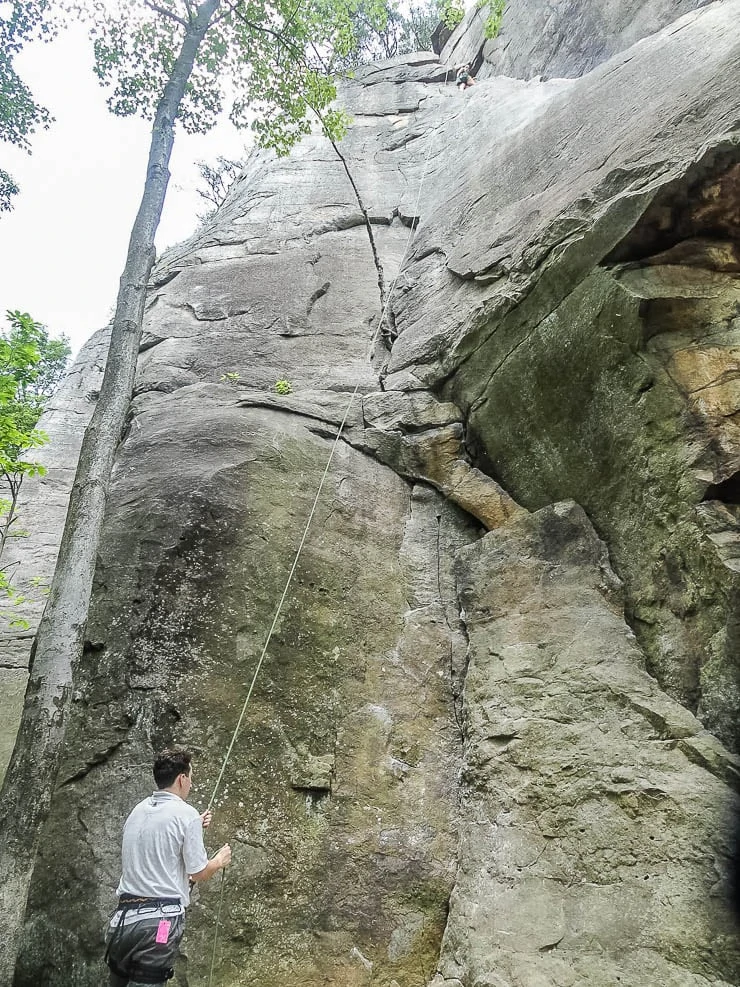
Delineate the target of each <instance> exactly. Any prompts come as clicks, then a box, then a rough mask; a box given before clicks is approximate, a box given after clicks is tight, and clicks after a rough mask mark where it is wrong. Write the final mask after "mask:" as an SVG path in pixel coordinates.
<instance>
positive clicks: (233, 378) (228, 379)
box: [219, 373, 242, 384]
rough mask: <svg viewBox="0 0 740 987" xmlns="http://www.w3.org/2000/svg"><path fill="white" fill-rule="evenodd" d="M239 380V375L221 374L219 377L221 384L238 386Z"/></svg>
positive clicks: (240, 377) (240, 376)
mask: <svg viewBox="0 0 740 987" xmlns="http://www.w3.org/2000/svg"><path fill="white" fill-rule="evenodd" d="M241 379H242V375H241V374H239V373H228V374H221V376H220V377H219V381H220V383H222V384H238V383H239V381H240V380H241Z"/></svg>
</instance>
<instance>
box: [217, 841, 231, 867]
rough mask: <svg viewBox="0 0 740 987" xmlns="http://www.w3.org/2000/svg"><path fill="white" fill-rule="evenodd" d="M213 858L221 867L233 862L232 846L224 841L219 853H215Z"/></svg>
mask: <svg viewBox="0 0 740 987" xmlns="http://www.w3.org/2000/svg"><path fill="white" fill-rule="evenodd" d="M213 860H214V861H218V866H219V869H220V868H221V867H226V866H228V864H230V863H231V847H230V846H229V844H228V843H224V845H223V846H222V847H221V849H220V850H219V851H218V853H216V854H214V856H213Z"/></svg>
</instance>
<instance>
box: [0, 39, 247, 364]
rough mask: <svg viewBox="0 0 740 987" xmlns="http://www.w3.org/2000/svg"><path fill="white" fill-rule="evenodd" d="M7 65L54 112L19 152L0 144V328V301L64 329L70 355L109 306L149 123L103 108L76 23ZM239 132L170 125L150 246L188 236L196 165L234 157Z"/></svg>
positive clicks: (197, 205)
mask: <svg viewBox="0 0 740 987" xmlns="http://www.w3.org/2000/svg"><path fill="white" fill-rule="evenodd" d="M13 64H14V67H15V69H16V71H17V72H18V74H19V75H20V77H21V78H22V79H23V81H24V82H25V83H26V84H27V85H28V86H29V87H30V89H31V91H32V92H33V94H34V97H35V98H36V100H37V101H38V102H39V103H41V104H42V105H43V106H46V107H47V108H48V109H49V110H50V111H51V112H52V114H53V115H54V117H55V118H56V120H55V122H54V123H53V124H52V125H51V128H50V129H49V130H47V131H39V132H37V133H36V134H35V135H34V136H33V137H32V138H31V142H32V154H31V155H30V156H29V155H27V154H25V153H24V152H22V151H19V150H18V149H17V148H14V147H11V146H10V145H8V144H0V165H2V167H4V168H5V169H6V171H9V172H10V173H11V175H12V176H13V177H14V178H15V180H16V182H17V184H18V185H19V186H20V189H21V191H20V194H19V195H17V196H16V197H15V199H14V202H15V205H14V208H13V210H12V212H9V213H2V214H0V327H2V328H5V322H4V319H3V318H2V317H4V313H5V310H6V309H20V310H21V311H24V312H29V313H30V314H31V315H32V316H33V317H34V318H35V319H36V320H37V321H38V322H43V323H44V324H45V325H47V326H48V328H49V330H50V331H51V332H52V333H59V332H66V333H67V335H68V336H69V337H70V339H71V341H72V346H73V349H74V350H75V352H76V351H77V349H78V348H79V347H80V345H81V344H82V343H83V342H84V341H85V340H86V339H87V338H88V337H89V336H90V335H91V333H92V332H94V331H95V330H96V329H98V328H100V327H101V326H103V325H106V323H107V322H108V319H109V317H110V315H111V312H112V310H113V307H114V305H115V300H116V292H117V290H118V279H119V277H120V274H121V271H122V269H123V264H124V260H125V255H126V248H127V245H128V237H129V232H130V229H131V224H132V223H133V220H134V216H135V215H136V210H137V208H138V204H139V199H140V197H141V191H142V186H143V181H144V175H145V171H146V161H147V154H148V149H149V131H150V125H149V123H147V122H145V121H142V120H138V119H134V118H128V119H120V118H117V117H114V116H113V115H112V114H111V113H110V112H109V111H108V109H107V107H106V105H105V92H104V90H103V89H101V87H100V86H99V84H98V81H97V79H96V78H95V76H94V75H93V71H92V51H91V46H90V42H89V41H88V39H87V36H86V35H85V32H84V29H83V28H82V27H81V26H80V25H73V26H71V27H70V28H69V29H68V30H67V31H65V32H64V33H62V34H61V35H60V36H59V37H58V38H57V39H55V40H54V41H53V42H51V43H49V44H41V43H34V44H31V45H28V46H27V48H26V49H25V50H24V51H23V52H21V54H20V55H19V56H18V57H17V58H16V59H15V60H14V63H13ZM249 140H250V135H249V132H248V131H244V132H242V133H239V132H238V131H236V130H235V129H234V128H233V127H232V126H231V125H230V124H229V123H228V122H227V121H224V122H223V123H222V124H219V126H218V127H217V128H216V129H215V130H213V131H211V132H210V133H209V134H205V135H196V136H191V135H189V134H186V133H184V131H182V130H179V131H178V135H177V138H176V140H175V149H174V152H173V155H172V162H171V167H170V170H171V172H172V177H171V179H170V186H169V191H168V193H167V202H166V204H165V209H164V214H163V216H162V222H161V224H160V227H159V233H158V235H157V250H158V252H159V253H161V252H162V250H163V249H164V248H165V247H167V246H169V245H170V244H172V243H176V242H178V241H179V240H182V239H184V238H185V237H186V236H188V235H189V234H190V233H192V231H193V230H194V229H195V227H196V226H197V218H196V214H197V213H198V212H203V211H204V210H205V209H206V208H207V205H206V203H205V202H203V201H202V200H201V199H200V198H199V197H198V196H197V194H196V193H195V191H194V189H195V185H196V184H197V183H198V172H197V168H196V166H195V162H196V161H198V160H206V161H208V162H210V163H212V162H214V161H215V158H216V157H217V156H218V155H220V154H221V155H224V156H225V157H230V158H240V157H243V156H244V146H245V143H248V142H249Z"/></svg>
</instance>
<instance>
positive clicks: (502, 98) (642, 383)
mask: <svg viewBox="0 0 740 987" xmlns="http://www.w3.org/2000/svg"><path fill="white" fill-rule="evenodd" d="M698 6H699V5H698V4H696V3H694V4H687V5H686V6H683V5H667V4H661V3H658V2H657V0H656V3H654V4H649V5H648V4H645V5H642V6H641V9H640V12H637V11H636V10H633V13H634V14H635V17H633V18H632V21H630V20H629V18H628V16H627V14H626V13H625V14H624V16H622V13H621V12H619V11H617V8H616V7H614V8H613V9H612V8H611V6H610V5H607V6H603V5H596V4H591V3H588V4H582V5H579V11H580V12H581V13H580V14H579V15H578V16H579V18H581V19H579V20H578V22H577V24H575V23H574V25H573V30H572V31H571V32H570V33H569V32H568V31H567V27H568V25H569V24H571V22H572V19H573V17H575V16H576V15H575V14H572V13H570V12H569V11H570V10H571V5H566V4H563V5H562V6H559V7H557V8H555V7H553V8H552V9H553V10H557V13H558V16H559V17H560V18H561V20H560V21H559V23H560V24H561V25H562V32H561V33H562V34H563V35H564V36H565V35H567V36H568V43H564V44H563V45H561V46H560V47H558V46H557V45H555V44H552V45H551V44H550V40H549V39H550V35H549V34H547V33H546V38H545V44H544V46H543V50H542V52H540V57H541V63H539V64H538V65H535V66H534V67H533V70H532V71H531V72H530V71H524V70H522V71H521V72H517V74H519V75H521V76H522V78H519V79H512V78H503V77H501V76H496V77H491V78H488V79H486V78H483V81H482V82H481V84H480V85H478V86H476V87H475V88H474V89H472V90H470V91H469V92H467V93H465V94H460V93H458V92H457V91H456V90H455V89H454V87H453V86H452V85H450V84H449V83H448V81H447V80H448V76H449V70H450V62H449V61H447V62H445V61H442V62H441V63H440V62H437V61H436V60H435V59H432V58H430V56H428V55H423V54H422V55H419V56H410V57H406V58H401V59H396V60H393V61H392V62H389V63H381V64H376V65H372V66H368V67H366V68H364V69H363V70H361V71H360V72H358V74H357V79H356V80H355V82H354V83H352V84H350V85H348V86H347V88H346V90H345V91H344V92H343V93H342V100H343V101H344V103H345V105H346V106H347V107H348V109H349V110H350V112H352V114H353V116H354V125H353V127H352V129H351V131H350V134H349V135H348V137H347V139H346V141H344V142H343V144H342V153H343V155H344V156H345V159H346V162H347V165H348V167H349V168H350V169H351V171H352V174H353V177H354V179H355V182H356V184H357V186H358V188H359V190H360V193H361V197H362V203H360V202H358V201H357V198H356V197H355V195H354V193H353V191H352V188H351V186H350V184H349V182H348V181H347V178H346V174H345V172H344V168H343V166H342V163H341V162H340V161H339V160H338V159H337V157H336V155H335V154H334V152H333V151H332V150H331V148H330V147H329V146H327V145H326V144H325V143H324V142H323V141H322V139H320V138H319V137H314V138H311V139H308V140H306V141H305V142H304V143H303V144H302V145H301V146H300V147H299V148H298V150H297V151H296V153H295V154H294V155H292V156H291V157H290V158H289V159H287V160H285V161H280V162H277V161H275V160H274V159H272V158H271V157H270V156H268V155H265V154H256V155H255V156H254V157H253V158H252V160H251V162H250V164H249V165H248V167H247V169H246V170H245V173H244V175H243V176H242V178H241V179H240V180H239V182H238V183H237V184H236V186H234V188H233V189H232V191H231V193H230V195H229V197H228V199H227V201H226V203H225V204H224V206H223V207H222V208H221V209H220V210H219V212H218V213H217V214H216V215H215V216H214V217H213V219H212V220H211V221H210V222H209V223H208V225H207V226H205V227H204V228H203V229H202V230H200V231H199V232H198V233H197V234H196V235H195V236H194V237H192V238H191V239H190V240H189V241H187V242H186V243H184V244H182V245H181V246H180V247H178V248H177V249H176V250H174V251H171V252H170V253H169V254H168V255H167V256H166V257H165V258H163V260H162V261H161V263H160V264H159V265H158V267H157V269H156V271H155V275H154V278H153V282H152V286H151V292H150V298H149V303H148V309H147V319H146V327H145V335H144V340H143V344H142V353H141V357H140V364H139V372H138V377H137V383H136V394H135V398H134V401H133V403H132V407H131V414H130V417H129V421H128V424H127V428H126V432H125V435H124V437H123V441H122V444H121V447H120V450H119V454H118V457H117V463H116V468H115V473H114V476H113V483H112V489H111V494H110V501H109V516H108V521H107V524H106V530H105V537H104V540H103V543H102V544H101V547H100V559H99V565H98V570H97V575H96V587H95V592H94V599H93V605H92V609H91V614H90V621H89V626H88V631H87V638H88V642H87V645H86V650H85V655H84V660H83V667H82V670H81V674H80V677H79V681H78V682H77V683H76V686H77V688H76V693H75V702H74V707H73V714H72V717H71V722H70V724H69V727H68V730H69V733H68V743H67V752H66V757H65V763H64V766H63V771H62V776H61V778H60V781H59V788H58V791H57V794H56V796H55V799H54V802H53V806H52V813H51V817H50V819H49V822H48V824H47V828H46V832H45V834H44V841H43V851H42V854H41V857H40V859H39V862H38V866H37V869H36V874H35V878H34V885H33V888H32V895H31V901H30V904H29V912H28V928H27V936H26V947H25V950H24V954H23V956H22V958H21V962H20V965H19V969H18V974H17V978H16V987H30V985H34V987H35V985H38V984H48V985H51V987H93V985H97V984H98V983H100V982H101V978H102V977H103V976H104V972H103V970H102V967H101V962H100V952H101V950H100V939H101V937H100V928H101V926H102V923H103V922H104V920H105V915H106V913H107V912H108V911H109V910H110V908H111V907H112V903H113V889H114V887H115V883H116V880H117V876H118V866H119V864H118V848H119V841H120V830H121V826H122V823H123V820H124V818H125V815H126V813H127V811H128V810H129V809H130V807H131V806H132V805H133V804H134V802H135V801H137V800H138V799H140V798H142V797H143V796H144V795H146V794H147V792H148V789H149V779H148V766H149V762H150V758H151V755H152V752H153V751H154V750H157V749H160V748H161V747H163V746H165V745H170V744H173V743H178V744H182V745H185V746H189V747H191V748H192V749H193V750H194V751H195V755H196V765H195V773H196V782H195V793H194V795H193V800H194V801H195V802H196V804H198V805H201V806H203V807H205V805H206V804H207V803H208V801H209V798H210V797H211V793H212V792H213V786H214V785H215V781H216V778H217V776H218V774H219V771H220V768H221V766H222V763H223V758H224V755H225V753H226V750H227V748H228V745H229V743H230V740H231V739H232V735H233V731H234V728H235V726H236V724H237V722H238V720H239V717H240V714H241V711H242V708H243V702H244V698H245V696H246V693H247V689H248V687H249V683H250V681H251V678H252V675H253V672H254V669H255V667H256V663H257V661H258V660H259V657H260V654H261V652H262V649H263V645H264V642H265V639H266V635H267V633H268V629H269V628H270V626H271V623H272V621H273V618H274V616H275V613H276V609H275V608H276V607H277V604H278V601H279V600H280V597H281V594H282V593H283V590H284V588H285V586H286V579H287V578H288V574H289V572H290V570H291V566H292V564H293V562H294V559H295V554H296V551H297V549H298V546H299V544H300V542H301V538H302V535H303V532H304V530H305V525H306V521H307V519H308V518H309V516H310V515H311V512H312V510H313V505H314V499H315V496H316V494H317V491H319V489H321V496H320V497H319V499H318V501H316V508H315V516H314V519H313V522H312V524H311V527H310V528H309V529H308V532H307V536H306V540H305V544H304V546H303V549H302V551H301V555H300V558H299V559H298V562H297V565H296V568H295V575H294V577H293V579H292V582H291V584H290V586H289V587H288V592H287V593H286V598H285V605H284V607H283V608H282V610H281V612H280V613H279V615H278V619H277V622H276V627H275V633H274V635H273V637H272V639H271V643H270V645H269V648H268V649H267V654H266V658H265V662H264V666H263V668H262V672H261V674H260V677H259V679H258V680H257V684H256V687H255V691H254V695H253V698H252V700H251V703H250V705H249V706H248V707H247V711H246V715H245V719H244V724H243V728H242V730H241V732H240V734H239V736H238V737H237V739H236V742H235V744H234V748H233V752H232V755H231V758H230V760H229V763H228V765H227V767H226V771H225V773H224V784H223V786H222V787H221V788H220V789H219V791H218V792H217V797H216V809H217V812H216V820H215V822H214V827H213V832H212V833H210V834H209V844H210V845H211V846H213V847H217V846H218V845H220V844H221V843H222V842H224V841H225V840H227V839H230V840H231V842H232V845H233V847H234V862H233V864H232V866H231V868H230V869H229V871H228V876H227V878H226V883H225V885H224V903H223V909H222V913H221V929H220V935H219V938H218V940H217V941H216V943H215V964H216V965H215V970H216V973H215V977H214V983H216V984H218V985H222V987H237V985H245V984H260V985H262V987H299V985H300V987H319V985H320V984H330V983H335V984H342V985H349V987H361V985H370V984H373V985H378V987H575V985H578V987H580V985H592V987H607V985H608V987H617V985H619V984H626V983H630V984H636V985H639V987H653V985H660V987H663V985H666V987H668V985H670V987H708V985H710V984H711V985H713V987H721V985H729V984H737V983H740V954H739V950H738V945H737V941H736V936H735V933H734V931H733V928H732V925H731V921H730V918H729V916H728V912H727V907H726V903H725V892H726V879H727V868H728V863H727V857H728V853H729V845H728V836H727V832H728V818H729V810H730V807H731V805H732V802H733V796H732V791H733V789H734V788H735V787H736V786H737V783H738V762H737V761H736V759H735V758H734V757H733V755H732V754H730V753H729V752H728V750H727V749H726V748H725V747H724V746H723V744H722V742H721V740H724V741H726V742H728V743H733V742H734V740H735V716H736V710H737V703H736V698H737V694H736V691H735V690H736V683H737V649H736V648H735V641H736V640H737V639H738V636H739V635H738V632H737V627H738V619H737V616H736V613H737V611H736V603H735V601H736V599H737V584H736V578H737V570H738V568H739V565H738V558H740V551H738V545H740V528H738V523H737V521H738V519H737V516H736V514H737V496H736V493H737V480H736V472H737V469H738V467H737V458H738V445H737V440H738V437H737V431H736V428H737V426H736V421H735V419H736V417H737V411H738V406H737V401H736V396H737V389H736V386H735V384H736V378H737V376H738V372H737V349H738V344H737V340H736V338H735V336H736V334H737V330H738V326H737V310H738V305H737V302H738V296H737V285H738V281H737V278H738V273H739V271H738V266H739V265H738V253H737V242H738V217H737V201H738V200H737V199H736V197H735V196H736V191H737V187H738V185H737V166H738V162H739V161H740V151H739V150H738V136H737V127H738V120H740V112H739V110H740V97H738V93H737V85H736V80H737V77H738V67H739V62H740V40H739V39H738V34H737V30H736V26H737V24H738V23H740V0H722V2H719V3H714V4H710V5H707V6H703V5H702V9H697V10H693V11H691V12H689V13H687V14H686V15H685V16H683V17H681V18H680V19H678V20H675V21H672V19H671V18H672V17H674V16H677V15H678V14H681V13H684V11H685V10H689V9H690V8H692V7H698ZM679 8H680V9H679ZM632 9H633V8H632V7H630V6H629V5H628V7H627V8H620V10H621V11H626V10H632ZM507 16H508V15H507ZM517 16H518V15H517ZM599 17H601V18H602V23H603V25H604V26H603V27H602V29H601V33H602V34H603V38H602V40H603V46H602V48H600V49H599V50H596V48H594V49H593V50H589V51H586V52H585V53H583V57H582V58H581V61H580V62H578V64H576V63H575V62H573V70H572V72H569V73H568V74H571V75H573V76H581V77H580V78H571V79H564V78H559V79H553V80H551V81H549V82H542V81H537V80H535V79H533V76H535V75H537V74H539V73H541V72H543V71H545V68H546V66H547V65H550V64H555V61H554V60H555V59H556V58H561V59H563V60H564V61H563V63H562V64H563V74H565V71H564V69H565V67H566V63H567V62H568V59H575V57H576V56H575V54H574V53H575V52H576V49H577V42H576V41H575V40H574V39H575V38H577V36H578V31H579V30H582V29H583V24H594V23H596V21H597V19H598V18H599ZM669 21H670V23H668V22H669ZM628 22H629V24H630V26H628ZM553 23H554V22H553ZM664 25H665V26H664ZM510 27H511V29H512V30H513V25H511V24H510ZM651 31H657V33H655V34H652V35H650V36H647V35H649V34H650V32H651ZM471 32H472V29H471V30H469V31H468V33H467V35H464V37H463V38H462V39H460V40H458V42H457V44H458V48H459V45H463V44H470V45H471V46H472V47H473V49H474V50H475V51H476V52H478V50H479V48H480V44H481V42H480V39H478V40H476V35H475V34H474V32H472V33H471ZM630 32H633V33H630ZM466 38H467V40H466ZM638 38H642V40H639V41H637V39H638ZM571 41H572V42H573V43H572V45H571ZM633 42H636V43H633ZM455 43H456V42H455V39H452V41H451V44H452V45H453V49H452V54H451V55H450V56H449V57H450V58H451V59H452V60H454V61H456V60H457V55H456V54H455V51H457V50H458V49H455V47H454V44H455ZM512 44H513V42H512ZM628 46H631V47H628ZM611 52H618V53H619V52H621V54H616V55H615V56H614V57H612V58H611V59H610V60H609V61H604V59H605V58H606V57H607V55H608V54H610V53H611ZM514 54H515V53H514V48H512V51H511V57H512V58H514ZM516 57H517V58H518V59H520V60H521V61H522V63H524V61H525V55H524V54H523V53H522V54H520V55H517V56H516ZM600 62H603V64H598V63H600ZM491 64H492V65H493V64H494V63H493V62H492V63H491ZM594 65H596V66H597V67H595V68H592V66H594ZM677 66H680V67H681V76H680V85H678V84H677V82H676V67H677ZM591 69H592V70H591ZM589 70H591V71H589ZM491 71H492V72H493V71H498V70H497V69H494V68H492V69H491ZM484 75H485V73H482V76H484ZM525 78H529V79H530V81H524V79H525ZM363 208H365V210H366V213H367V217H368V219H369V222H370V224H371V227H372V231H373V234H374V239H375V243H376V247H377V252H378V256H379V259H380V262H381V264H382V268H383V278H382V279H381V278H380V276H379V275H380V272H379V271H378V269H377V268H376V265H375V263H374V260H373V253H372V250H371V247H370V241H369V238H368V233H367V229H366V225H365V216H364V215H363ZM381 281H384V285H385V290H386V291H388V290H390V303H389V305H388V309H387V311H385V312H381V307H382V302H381V288H380V283H379V282H381ZM391 289H392V290H391ZM384 340H385V342H384ZM278 380H282V381H287V382H289V384H290V390H289V393H282V394H280V393H277V391H276V388H275V383H276V381H278ZM283 390H285V388H283ZM340 427H341V429H342V435H341V439H340V441H339V442H335V439H336V436H337V433H338V430H339V429H340ZM625 618H626V619H625ZM717 735H719V737H720V738H721V739H718V736H717ZM62 850H63V852H62ZM218 903H219V888H218V885H214V886H213V887H208V886H205V887H203V888H201V889H200V890H199V893H198V899H197V901H196V902H195V903H194V904H193V907H192V908H191V911H190V917H189V929H188V933H187V943H186V948H185V955H184V957H183V960H182V963H181V966H180V968H179V969H178V971H177V975H176V979H175V983H176V984H178V985H180V987H185V985H187V984H190V985H194V984H198V983H205V982H206V981H207V976H208V970H209V967H210V962H211V956H212V951H213V949H214V926H215V913H216V911H217V909H218Z"/></svg>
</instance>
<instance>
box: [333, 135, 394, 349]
mask: <svg viewBox="0 0 740 987" xmlns="http://www.w3.org/2000/svg"><path fill="white" fill-rule="evenodd" d="M322 122H323V121H322ZM329 143H330V144H331V146H332V147H333V148H334V152H335V154H336V155H337V157H338V158H339V160H340V161H341V162H342V167H343V168H344V170H345V172H346V173H347V178H348V179H349V182H350V185H351V186H352V191H353V192H354V193H355V198H356V199H357V205H358V206H359V208H360V212H361V213H362V218H363V219H364V221H365V229H366V230H367V236H368V239H369V241H370V249H371V250H372V254H373V263H374V264H375V269H376V271H377V272H378V291H379V292H380V320H381V325H380V327H379V331H380V333H381V335H382V334H383V333H384V329H383V325H382V322H383V321H384V315H385V306H386V302H387V296H386V288H385V274H384V272H383V265H382V263H381V261H380V254H379V253H378V247H377V244H376V242H375V234H374V233H373V227H372V223H371V222H370V216H369V214H368V211H367V209H366V208H365V203H364V202H363V200H362V196H361V195H360V190H359V188H358V187H357V183H356V182H355V180H354V178H353V176H352V172H351V171H350V168H349V165H348V164H347V159H346V158H345V156H344V155H343V154H342V152H341V151H340V150H339V147H338V146H337V143H336V141H334V140H332V138H331V137H330V138H329Z"/></svg>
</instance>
